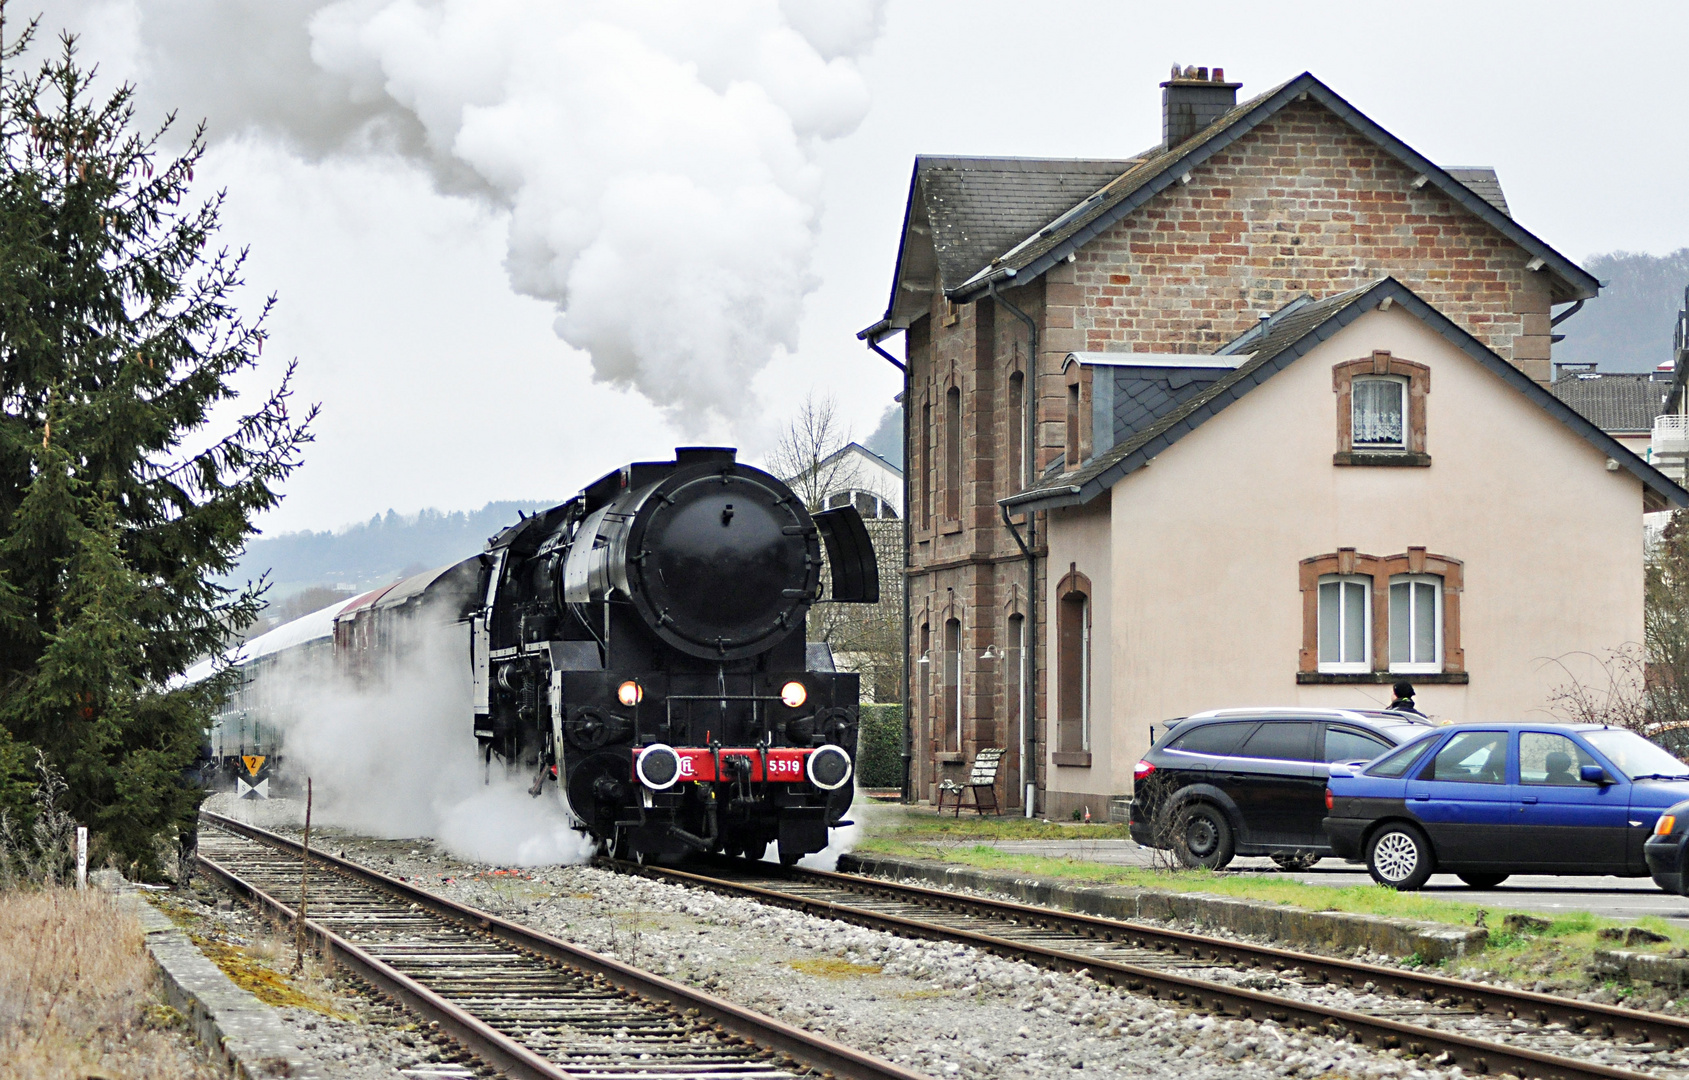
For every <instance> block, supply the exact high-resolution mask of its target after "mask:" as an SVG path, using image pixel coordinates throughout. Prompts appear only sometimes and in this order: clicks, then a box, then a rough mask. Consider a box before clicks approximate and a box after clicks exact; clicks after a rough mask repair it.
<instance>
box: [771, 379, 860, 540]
mask: <svg viewBox="0 0 1689 1080" xmlns="http://www.w3.org/2000/svg"><path fill="white" fill-rule="evenodd" d="M850 441H851V433H850V426H849V425H848V424H845V423H844V422H843V421H842V420H840V418H839V403H838V399H836V398H834V397H833V395H831V394H823V395H822V396H820V397H816V396H815V394H813V393H809V394H805V395H804V398H803V404H801V405H799V406H798V411H797V413H796V415H794V416H793V417H792V419H791V420H790V421H788V422H787V424H786V427H785V429H784V430H783V431H781V432H780V440H779V442H777V443H776V444H775V446H774V450H773V452H772V453H770V454H769V455H768V468H769V471H770V472H772V473H773V474H774V475H775V476H778V477H779V478H780V479H782V480H784V481H785V482H786V483H787V484H788V485H789V486H790V487H791V489H792V490H793V491H794V492H796V493H797V495H798V497H799V498H800V499H802V500H803V504H804V505H805V506H806V507H808V508H809V509H810V510H812V511H813V510H820V509H822V508H823V506H824V504H825V502H826V499H827V496H828V495H831V494H833V493H834V492H836V491H841V490H844V489H847V488H851V487H854V486H856V485H857V483H858V482H859V477H858V475H857V474H858V473H859V472H860V469H859V468H858V467H857V463H856V461H855V460H854V459H853V458H852V457H851V456H850V455H848V454H841V453H840V451H841V450H843V449H844V448H845V447H847V446H849V445H850Z"/></svg>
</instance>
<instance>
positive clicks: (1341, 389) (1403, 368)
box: [1331, 349, 1431, 468]
mask: <svg viewBox="0 0 1689 1080" xmlns="http://www.w3.org/2000/svg"><path fill="white" fill-rule="evenodd" d="M1357 375H1396V376H1399V377H1401V378H1404V379H1406V380H1407V384H1408V391H1407V410H1408V414H1407V418H1406V419H1407V432H1406V434H1407V446H1406V447H1405V448H1403V449H1401V450H1377V449H1362V450H1356V449H1355V446H1354V422H1355V414H1354V411H1353V395H1354V389H1353V387H1354V381H1355V376H1357ZM1331 389H1332V392H1333V393H1335V394H1336V395H1337V453H1336V454H1334V455H1332V458H1331V463H1332V464H1333V465H1394V466H1403V465H1406V466H1419V467H1421V468H1423V467H1425V466H1427V465H1430V464H1431V455H1430V454H1428V453H1427V452H1426V450H1425V399H1426V397H1427V396H1429V395H1430V393H1431V369H1430V368H1428V367H1426V366H1425V365H1424V364H1416V363H1414V362H1413V361H1412V360H1403V359H1401V358H1400V357H1396V356H1391V355H1390V353H1389V351H1388V350H1384V349H1379V350H1376V351H1374V352H1373V354H1372V355H1371V356H1369V357H1366V358H1365V359H1362V360H1348V361H1345V362H1343V363H1341V364H1337V365H1335V366H1333V367H1332V369H1331Z"/></svg>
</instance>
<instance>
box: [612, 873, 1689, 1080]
mask: <svg viewBox="0 0 1689 1080" xmlns="http://www.w3.org/2000/svg"><path fill="white" fill-rule="evenodd" d="M603 864H604V865H606V866H608V867H611V868H613V869H615V870H618V871H620V872H623V873H630V874H639V875H643V876H645V877H648V878H653V879H657V880H664V881H670V882H676V883H680V884H683V885H688V886H691V887H696V888H704V889H709V890H712V891H715V892H720V893H727V894H730V895H735V896H741V897H745V898H749V899H754V900H758V901H761V902H763V903H768V904H775V905H779V906H782V907H787V908H793V909H797V910H802V911H806V912H809V913H811V914H814V915H819V916H823V917H826V918H832V919H840V920H843V921H846V922H850V923H854V924H857V925H860V926H866V927H871V928H874V929H879V930H885V931H889V932H891V933H894V934H899V935H902V936H907V937H919V938H926V939H929V940H940V941H953V942H960V943H964V944H968V945H973V946H975V947H977V948H980V949H983V950H986V951H989V952H991V953H994V954H996V955H999V956H1004V957H1008V958H1011V959H1017V960H1023V961H1027V962H1030V963H1033V964H1037V965H1039V966H1042V967H1046V968H1055V969H1060V970H1066V971H1079V970H1084V971H1086V972H1088V973H1089V974H1090V976H1091V977H1092V978H1093V979H1096V980H1098V981H1100V982H1103V983H1105V984H1108V985H1111V986H1117V987H1121V988H1124V989H1126V990H1130V991H1132V992H1135V993H1143V994H1148V995H1150V996H1152V997H1155V998H1157V999H1159V1000H1162V1001H1165V1002H1169V1003H1173V1004H1177V1005H1181V1006H1184V1007H1187V1008H1191V1009H1196V1010H1201V1011H1205V1012H1209V1013H1214V1014H1219V1015H1225V1016H1232V1017H1242V1018H1248V1019H1256V1020H1265V1019H1271V1020H1273V1021H1275V1022H1277V1023H1279V1024H1282V1025H1287V1026H1290V1027H1294V1028H1298V1029H1301V1030H1310V1031H1314V1032H1318V1033H1321V1034H1325V1035H1327V1036H1331V1037H1336V1038H1340V1039H1347V1040H1349V1041H1352V1042H1358V1043H1363V1044H1365V1045H1368V1046H1371V1047H1374V1048H1376V1049H1380V1050H1399V1051H1401V1052H1402V1053H1404V1054H1406V1055H1409V1056H1413V1057H1416V1058H1421V1059H1424V1060H1426V1061H1427V1062H1428V1063H1432V1064H1437V1065H1443V1066H1449V1065H1459V1066H1461V1067H1462V1068H1463V1069H1465V1070H1466V1071H1468V1072H1475V1073H1479V1074H1485V1073H1488V1074H1500V1073H1512V1074H1514V1075H1516V1076H1520V1077H1533V1078H1541V1080H1582V1078H1586V1077H1607V1078H1614V1080H1617V1078H1623V1077H1629V1078H1632V1080H1634V1078H1637V1077H1640V1076H1654V1077H1659V1076H1673V1077H1675V1076H1683V1075H1685V1074H1689V1050H1686V1048H1689V1021H1685V1020H1681V1019H1678V1018H1675V1017H1670V1016H1663V1015H1660V1014H1658V1013H1647V1012H1640V1011H1636V1010H1630V1009H1620V1008H1614V1007H1612V1006H1607V1005H1598V1004H1593V1003H1588V1002H1581V1001H1575V1000H1572V999H1569V998H1561V997H1556V996H1553V995H1550V994H1537V993H1532V992H1529V991H1522V990H1508V989H1505V988H1502V987H1497V986H1491V985H1486V984H1482V983H1474V982H1469V981H1465V980H1460V979H1451V978H1446V977H1443V976H1439V975H1434V974H1429V973H1422V972H1415V971H1411V970H1403V969H1399V968H1388V967H1380V966H1377V965H1372V964H1364V963H1358V962H1354V961H1348V960H1341V959H1335V958H1331V957H1323V956H1313V955H1310V954H1306V953H1298V952H1292V951H1289V950H1284V949H1275V948H1271V947H1268V946H1262V945H1253V944H1249V943H1245V942H1238V941H1231V940H1227V939H1223V938H1214V937H1207V936H1204V935H1200V934H1190V933H1184V932H1181V931H1177V930H1170V929H1164V928H1160V927H1154V926H1147V925H1142V924H1138V923H1127V922H1121V921H1117V920H1113V919H1105V918H1098V917H1095V916H1090V915H1082V914H1075V913H1070V912H1064V911H1058V910H1054V909H1050V908H1040V907H1032V906H1028V905H1024V904H1016V903H1010V902H1006V901H997V900H990V899H986V898H982V897H974V896H965V895H961V894H957V893H952V892H945V891H943V890H938V889H930V888H925V887H922V886H917V885H909V884H904V883H900V882H891V881H886V880H883V879H879V878H869V877H863V876H860V875H852V874H836V873H826V872H820V871H811V870H797V869H782V868H779V867H775V866H771V865H769V864H763V863H746V862H744V861H741V860H734V859H718V860H711V861H707V862H703V863H699V864H689V865H688V868H687V869H686V870H677V869H671V868H666V867H656V866H636V865H633V864H629V863H616V862H610V861H608V860H605V861H603ZM1357 995H1359V996H1358V998H1357ZM1321 999H1328V1000H1321ZM1594 1054H1603V1055H1604V1056H1609V1057H1612V1058H1616V1059H1618V1060H1617V1061H1616V1062H1615V1063H1613V1064H1608V1063H1603V1062H1598V1061H1591V1060H1588V1057H1589V1056H1591V1055H1594Z"/></svg>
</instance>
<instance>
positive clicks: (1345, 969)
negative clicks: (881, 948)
mask: <svg viewBox="0 0 1689 1080" xmlns="http://www.w3.org/2000/svg"><path fill="white" fill-rule="evenodd" d="M724 862H725V861H724ZM740 866H743V864H742V863H741V864H740ZM758 869H759V871H760V869H761V868H760V867H759V868H758ZM768 869H769V871H770V876H774V875H783V876H785V877H788V878H793V879H797V880H812V881H815V882H819V883H822V884H825V885H827V886H829V887H832V888H838V889H844V890H847V891H850V892H857V893H880V894H883V895H888V896H894V897H897V898H899V899H905V900H910V901H913V902H915V903H920V904H922V905H924V906H930V907H939V908H943V909H944V910H947V911H953V912H958V913H965V914H971V915H975V916H979V917H983V918H992V919H1001V920H1016V921H1018V922H1020V923H1021V924H1023V925H1033V926H1039V927H1042V928H1044V929H1050V930H1063V931H1066V932H1068V933H1071V934H1075V935H1077V936H1080V937H1085V938H1090V939H1093V940H1098V939H1100V940H1103V941H1116V940H1120V941H1127V942H1131V943H1134V944H1139V945H1141V946H1147V947H1150V948H1155V947H1157V946H1158V943H1160V944H1165V945H1166V946H1167V947H1168V948H1169V950H1170V951H1172V952H1173V953H1174V954H1175V955H1178V954H1180V953H1181V952H1188V953H1189V954H1190V955H1191V956H1192V957H1193V958H1194V959H1199V960H1201V959H1209V960H1212V961H1217V962H1220V963H1231V964H1238V965H1242V966H1248V967H1265V968H1271V969H1272V970H1274V971H1286V970H1288V969H1290V968H1300V969H1301V970H1302V971H1303V973H1304V974H1306V975H1308V976H1310V977H1312V978H1315V979H1317V980H1319V981H1320V982H1322V983H1338V984H1341V985H1343V986H1345V987H1360V986H1364V985H1365V984H1366V983H1369V982H1370V983H1372V984H1373V985H1374V986H1376V987H1378V988H1379V989H1380V990H1381V991H1382V990H1385V989H1387V990H1388V991H1389V992H1390V993H1391V994H1393V995H1394V996H1396V997H1400V998H1414V997H1417V998H1419V999H1421V1000H1423V1001H1435V1000H1438V999H1444V998H1446V999H1449V1000H1450V1001H1452V1002H1453V1003H1454V1004H1455V1005H1458V1006H1467V1005H1469V1006H1471V1007H1472V1009H1473V1011H1474V1012H1478V1013H1482V1012H1487V1011H1490V1010H1494V1011H1495V1012H1497V1013H1500V1014H1505V1015H1506V1016H1507V1017H1508V1018H1509V1019H1530V1020H1535V1021H1536V1022H1537V1023H1538V1024H1540V1025H1543V1026H1545V1027H1546V1026H1547V1025H1549V1024H1555V1023H1559V1024H1564V1025H1565V1026H1566V1027H1567V1028H1568V1029H1570V1030H1572V1031H1576V1032H1588V1033H1596V1034H1599V1035H1601V1036H1603V1037H1605V1038H1609V1039H1615V1040H1620V1039H1629V1040H1630V1041H1632V1042H1646V1043H1656V1044H1660V1045H1665V1046H1670V1047H1673V1048H1681V1047H1683V1046H1689V1020H1686V1019H1681V1018H1678V1017H1675V1016H1665V1015H1663V1014H1660V1013H1653V1012H1643V1011H1640V1010H1636V1009H1621V1008H1616V1007H1614V1006H1611V1005H1601V1004H1597V1003H1595V1002H1587V1001H1575V1000H1572V999H1570V998H1564V997H1558V996H1556V995H1553V994H1542V993H1537V992H1535V991H1532V990H1511V989H1508V988H1507V987H1502V986H1491V985H1488V984H1485V983H1478V982H1471V981H1468V980H1465V979H1451V978H1449V977H1448V976H1446V975H1436V974H1432V973H1430V972H1417V971H1411V970H1404V969H1402V968H1388V967H1380V966H1378V965H1376V964H1365V963H1361V962H1359V961H1355V960H1344V959H1341V958H1338V957H1331V956H1316V955H1314V954H1312V953H1303V952H1295V951H1293V950H1290V949H1279V948H1274V947H1273V946H1270V945H1255V944H1251V943H1249V942H1242V941H1234V940H1228V939H1225V938H1216V937H1209V936H1206V935H1203V934H1192V933H1187V932H1184V931H1180V930H1170V929H1166V928H1164V927H1159V926H1148V925H1145V924H1143V923H1132V922H1125V921H1123V920H1119V919H1109V918H1105V917H1103V916H1098V915H1086V914H1083V913H1080V912H1071V911H1061V910H1058V909H1055V908H1047V907H1036V906H1033V905H1029V904H1018V903H1014V902H1013V901H1007V900H993V899H989V898H986V897H978V896H965V895H962V894H959V893H953V892H946V891H944V890H943V889H933V888H928V887H926V886H922V885H911V884H909V883H907V882H901V881H898V882H893V881H887V880H885V879H883V878H871V877H867V876H864V875H861V874H840V873H835V872H832V871H825V870H805V869H797V868H792V869H783V868H776V867H773V866H772V865H771V866H769V868H768ZM717 880H719V879H717Z"/></svg>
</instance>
